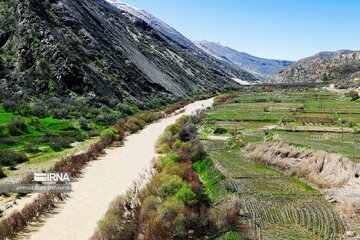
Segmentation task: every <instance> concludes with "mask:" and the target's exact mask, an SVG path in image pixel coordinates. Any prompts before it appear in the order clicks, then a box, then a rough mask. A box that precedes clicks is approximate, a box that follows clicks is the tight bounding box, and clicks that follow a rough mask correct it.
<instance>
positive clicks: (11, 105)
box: [2, 100, 16, 112]
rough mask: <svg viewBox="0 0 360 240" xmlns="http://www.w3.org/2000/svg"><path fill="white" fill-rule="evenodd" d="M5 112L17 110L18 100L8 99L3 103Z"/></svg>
mask: <svg viewBox="0 0 360 240" xmlns="http://www.w3.org/2000/svg"><path fill="white" fill-rule="evenodd" d="M2 107H3V108H4V110H5V112H15V111H16V102H15V101H13V100H7V101H5V102H4V103H3V104H2Z"/></svg>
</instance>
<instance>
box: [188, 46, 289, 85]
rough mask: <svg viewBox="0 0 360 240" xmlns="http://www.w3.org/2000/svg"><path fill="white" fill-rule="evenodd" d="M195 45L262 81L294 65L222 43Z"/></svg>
mask: <svg viewBox="0 0 360 240" xmlns="http://www.w3.org/2000/svg"><path fill="white" fill-rule="evenodd" d="M194 43H195V44H196V46H198V47H199V48H201V49H203V50H204V51H206V52H207V53H208V54H211V55H212V56H214V57H216V58H218V59H220V60H222V61H225V62H228V63H232V64H235V65H236V66H238V67H240V68H242V69H244V70H246V71H248V72H250V73H251V74H253V75H254V76H256V77H257V78H259V79H261V80H264V79H266V78H267V77H269V76H271V75H273V74H276V73H278V72H280V71H281V70H282V69H284V68H285V67H288V66H290V65H291V64H293V63H294V62H293V61H287V60H274V59H265V58H259V57H255V56H252V55H250V54H247V53H244V52H239V51H237V50H234V49H231V48H229V47H225V46H223V45H221V44H220V43H214V42H208V41H206V40H202V41H195V42H194Z"/></svg>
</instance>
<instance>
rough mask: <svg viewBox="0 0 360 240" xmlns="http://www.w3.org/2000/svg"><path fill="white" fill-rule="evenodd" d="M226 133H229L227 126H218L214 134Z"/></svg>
mask: <svg viewBox="0 0 360 240" xmlns="http://www.w3.org/2000/svg"><path fill="white" fill-rule="evenodd" d="M225 133H227V130H226V129H225V128H221V127H218V128H215V130H214V134H216V135H221V134H225Z"/></svg>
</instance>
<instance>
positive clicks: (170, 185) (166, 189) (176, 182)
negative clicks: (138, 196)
mask: <svg viewBox="0 0 360 240" xmlns="http://www.w3.org/2000/svg"><path fill="white" fill-rule="evenodd" d="M185 185H186V183H185V182H184V181H183V180H182V179H181V178H180V177H179V176H172V178H171V179H170V180H169V181H166V182H164V183H163V184H162V185H161V186H160V188H159V193H160V195H161V196H162V197H168V196H172V195H175V194H176V193H177V192H178V191H179V190H180V189H181V188H182V187H184V186H185Z"/></svg>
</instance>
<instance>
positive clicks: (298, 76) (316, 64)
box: [267, 50, 360, 83]
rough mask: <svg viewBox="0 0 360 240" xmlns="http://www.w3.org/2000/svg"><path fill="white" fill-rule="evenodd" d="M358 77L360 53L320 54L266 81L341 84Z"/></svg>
mask: <svg viewBox="0 0 360 240" xmlns="http://www.w3.org/2000/svg"><path fill="white" fill-rule="evenodd" d="M359 77H360V51H349V50H341V51H337V52H321V53H318V54H316V55H314V56H312V57H309V58H304V59H302V60H300V61H298V62H296V63H295V64H293V65H292V66H290V67H288V68H285V69H284V70H282V71H281V72H279V73H278V74H276V75H274V76H271V77H270V78H268V79H267V82H270V83H292V82H341V81H348V80H354V79H356V78H359Z"/></svg>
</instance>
